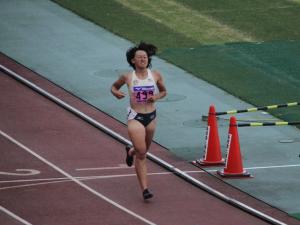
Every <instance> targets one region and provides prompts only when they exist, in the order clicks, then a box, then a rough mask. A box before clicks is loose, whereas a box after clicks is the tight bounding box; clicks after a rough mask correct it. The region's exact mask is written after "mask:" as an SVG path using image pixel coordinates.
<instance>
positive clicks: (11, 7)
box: [0, 0, 300, 213]
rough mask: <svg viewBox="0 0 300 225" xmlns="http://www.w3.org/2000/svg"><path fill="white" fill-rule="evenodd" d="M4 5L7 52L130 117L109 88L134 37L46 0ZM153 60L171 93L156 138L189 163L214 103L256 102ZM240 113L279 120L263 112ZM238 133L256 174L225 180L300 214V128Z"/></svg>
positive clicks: (223, 124) (2, 42) (222, 130)
mask: <svg viewBox="0 0 300 225" xmlns="http://www.w3.org/2000/svg"><path fill="white" fill-rule="evenodd" d="M0 7H1V11H0V29H1V33H0V51H1V52H3V53H4V54H6V55H8V56H9V57H11V58H13V59H15V60H16V61H18V62H19V63H21V64H23V65H25V66H27V67H29V68H30V69H32V70H34V71H36V72H38V73H40V74H42V75H43V76H45V77H46V78H47V79H49V80H51V81H53V82H54V83H56V84H58V85H59V86H62V87H63V88H65V89H66V90H68V91H70V92H72V93H73V94H75V95H77V96H78V97H80V98H81V99H83V100H85V101H87V102H89V103H90V104H92V105H94V106H96V107H97V108H99V109H101V110H102V111H104V112H106V113H108V114H110V115H112V116H113V117H114V118H116V119H118V120H119V121H122V122H123V123H125V122H126V120H125V115H126V107H127V105H128V99H127V98H126V99H123V100H119V101H118V100H116V99H115V98H114V97H113V96H112V95H111V94H110V91H109V89H110V86H111V84H112V82H113V81H114V80H115V79H116V78H117V77H118V76H119V74H120V73H122V72H124V71H129V70H130V68H129V66H128V65H127V62H126V59H125V52H126V50H127V49H128V48H129V47H131V46H132V43H131V42H129V41H127V40H125V39H123V38H120V37H118V36H116V35H114V34H112V33H110V32H108V31H106V30H105V29H102V28H100V27H98V26H96V25H95V24H93V23H90V22H88V21H86V20H84V19H82V18H80V17H78V16H76V15H74V14H73V13H71V12H70V11H67V10H65V9H63V8H61V7H59V6H58V5H56V4H55V3H53V2H51V1H48V0H10V1H5V0H0ZM152 64H153V69H158V70H160V71H161V73H162V74H163V76H164V79H165V83H166V86H167V89H168V93H169V94H168V97H167V98H166V99H164V100H162V101H160V102H158V103H157V105H158V128H157V132H156V135H155V141H156V142H158V143H160V144H161V145H163V146H165V147H166V148H168V149H169V150H170V151H172V152H173V153H174V154H176V155H178V156H180V157H182V158H183V159H184V160H194V159H199V158H201V157H202V156H203V149H204V142H205V130H206V123H205V122H203V121H201V117H202V115H206V114H207V112H208V108H209V106H210V105H211V104H214V105H215V106H216V110H217V111H227V110H230V109H244V108H249V107H252V106H251V105H249V104H247V103H245V102H243V101H241V100H240V99H238V98H236V97H234V96H231V95H229V94H228V93H226V92H224V91H222V90H220V89H218V88H216V87H214V86H212V85H210V84H208V83H206V82H204V81H202V80H200V79H198V78H195V77H193V76H192V75H191V74H189V73H187V72H185V71H183V70H182V69H180V68H178V67H176V66H174V65H172V64H169V63H167V62H165V61H164V60H161V59H159V58H157V57H155V58H154V59H153V63H152ZM124 91H126V89H124ZM236 116H237V118H238V119H245V120H246V119H247V120H249V119H251V120H273V119H276V118H273V117H272V116H270V115H269V114H267V113H262V112H255V113H251V114H250V113H247V114H239V115H236ZM224 118H225V119H222V120H220V121H219V134H220V138H221V144H222V152H223V154H224V157H225V154H226V149H225V148H226V147H225V146H226V141H227V132H228V120H227V119H228V118H229V117H224ZM239 135H240V144H241V151H242V154H243V163H244V167H245V168H247V170H248V171H249V172H250V173H251V174H252V175H253V176H254V178H252V179H226V180H225V182H228V183H230V184H232V185H235V186H237V187H238V188H240V189H242V190H244V191H245V192H248V193H249V194H251V195H253V196H255V197H257V198H259V199H262V200H263V201H266V202H268V203H269V204H271V205H274V206H276V207H278V208H280V209H282V210H284V211H286V212H288V213H299V212H300V195H299V194H298V193H297V192H298V191H299V189H300V179H299V175H300V158H299V157H298V156H299V153H300V132H299V130H298V129H296V128H294V127H291V126H285V127H248V128H247V127H245V128H239ZM284 140H292V142H291V143H282V141H284ZM278 166H281V167H278ZM210 169H211V168H210Z"/></svg>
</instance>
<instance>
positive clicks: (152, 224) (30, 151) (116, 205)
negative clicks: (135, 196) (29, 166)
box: [0, 130, 155, 225]
mask: <svg viewBox="0 0 300 225" xmlns="http://www.w3.org/2000/svg"><path fill="white" fill-rule="evenodd" d="M0 134H1V135H2V136H4V137H6V138H7V139H8V140H10V141H11V142H13V143H15V144H16V145H18V146H19V147H21V148H22V149H24V150H25V151H27V152H29V153H30V154H32V155H33V156H35V157H36V158H38V159H39V160H41V161H42V162H44V163H46V164H47V165H48V166H50V167H52V168H53V169H54V170H56V171H58V172H59V173H61V174H63V175H64V176H66V177H68V178H69V179H70V180H72V181H73V182H75V183H76V184H78V185H79V186H81V187H82V188H84V189H86V190H88V191H89V192H91V193H93V194H94V195H96V196H98V197H99V198H101V199H103V200H105V201H107V202H108V203H110V204H112V205H114V206H115V207H117V208H119V209H121V210H123V211H124V212H126V213H128V214H130V215H132V216H134V217H135V218H137V219H139V220H141V221H143V222H145V223H147V224H151V225H155V223H153V222H151V221H149V220H147V219H146V218H144V217H142V216H140V215H138V214H136V213H134V212H132V211H130V210H129V209H127V208H125V207H124V206H122V205H120V204H118V203H116V202H114V201H113V200H111V199H109V198H108V197H106V196H104V195H102V194H101V193H99V192H97V191H96V190H94V189H92V188H91V187H89V186H87V185H85V184H84V183H82V182H81V181H79V180H78V179H76V178H75V177H73V176H72V175H70V174H68V173H67V172H65V171H64V170H62V169H60V168H59V167H57V166H56V165H54V164H53V163H51V162H49V161H48V160H46V159H45V158H43V157H42V156H40V155H39V154H37V153H35V152H34V151H32V150H31V149H29V148H28V147H26V146H25V145H23V144H22V143H20V142H18V141H17V140H16V139H14V138H13V137H11V136H9V135H8V134H6V133H5V132H3V131H2V130H0Z"/></svg>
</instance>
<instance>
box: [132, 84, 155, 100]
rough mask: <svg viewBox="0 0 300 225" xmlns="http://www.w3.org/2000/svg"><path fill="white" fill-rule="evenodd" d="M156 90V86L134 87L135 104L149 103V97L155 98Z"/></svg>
mask: <svg viewBox="0 0 300 225" xmlns="http://www.w3.org/2000/svg"><path fill="white" fill-rule="evenodd" d="M154 90H155V88H154V85H151V86H134V87H133V96H134V99H135V102H137V103H144V102H147V100H148V99H149V97H151V96H153V94H154Z"/></svg>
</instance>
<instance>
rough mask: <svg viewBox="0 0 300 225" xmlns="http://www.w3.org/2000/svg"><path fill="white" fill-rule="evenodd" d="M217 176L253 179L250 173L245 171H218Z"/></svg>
mask: <svg viewBox="0 0 300 225" xmlns="http://www.w3.org/2000/svg"><path fill="white" fill-rule="evenodd" d="M217 174H219V175H220V176H221V177H236V178H238V177H239V178H240V177H245V178H246V177H252V176H251V174H250V173H248V172H247V171H246V170H243V172H242V173H228V172H225V171H224V169H223V170H218V171H217Z"/></svg>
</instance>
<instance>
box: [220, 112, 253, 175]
mask: <svg viewBox="0 0 300 225" xmlns="http://www.w3.org/2000/svg"><path fill="white" fill-rule="evenodd" d="M217 173H218V174H219V175H220V176H222V177H250V176H251V175H250V174H249V173H248V172H247V171H246V170H244V168H243V162H242V155H241V151H240V143H239V134H238V130H237V124H236V118H235V117H234V116H232V117H231V118H230V124H229V132H228V142H227V156H226V165H225V168H224V169H223V170H219V171H217Z"/></svg>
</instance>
